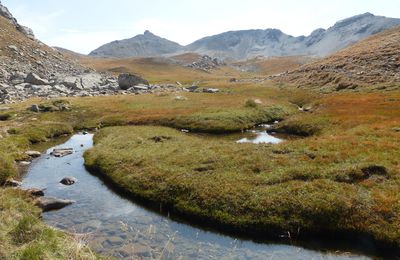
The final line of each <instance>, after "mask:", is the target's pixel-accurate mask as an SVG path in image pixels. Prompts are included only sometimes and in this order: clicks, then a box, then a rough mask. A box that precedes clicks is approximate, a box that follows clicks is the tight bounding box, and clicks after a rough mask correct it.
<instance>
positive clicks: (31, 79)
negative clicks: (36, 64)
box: [25, 73, 50, 86]
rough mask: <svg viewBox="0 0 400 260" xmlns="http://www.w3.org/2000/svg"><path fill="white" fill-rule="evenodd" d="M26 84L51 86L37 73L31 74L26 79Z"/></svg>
mask: <svg viewBox="0 0 400 260" xmlns="http://www.w3.org/2000/svg"><path fill="white" fill-rule="evenodd" d="M25 83H30V84H32V85H39V86H40V85H49V84H50V83H49V81H48V80H45V79H42V78H41V77H39V76H38V75H36V74H35V73H29V74H28V75H27V76H26V78H25Z"/></svg>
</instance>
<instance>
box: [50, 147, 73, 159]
mask: <svg viewBox="0 0 400 260" xmlns="http://www.w3.org/2000/svg"><path fill="white" fill-rule="evenodd" d="M73 153H74V149H73V148H55V149H53V151H52V152H51V153H50V154H51V155H53V156H54V157H64V156H67V155H70V154H73Z"/></svg>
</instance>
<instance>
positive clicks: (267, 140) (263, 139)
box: [236, 130, 284, 144]
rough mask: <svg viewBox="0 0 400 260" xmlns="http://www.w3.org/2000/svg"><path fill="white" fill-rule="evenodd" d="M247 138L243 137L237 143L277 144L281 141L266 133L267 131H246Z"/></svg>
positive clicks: (281, 140)
mask: <svg viewBox="0 0 400 260" xmlns="http://www.w3.org/2000/svg"><path fill="white" fill-rule="evenodd" d="M246 134H247V135H248V136H247V137H244V138H242V139H240V140H238V141H236V142H237V143H252V144H279V143H281V142H283V141H284V140H283V139H280V138H278V137H275V136H273V135H271V134H269V133H268V132H267V130H249V131H246Z"/></svg>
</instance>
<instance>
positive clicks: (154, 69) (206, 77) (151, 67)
mask: <svg viewBox="0 0 400 260" xmlns="http://www.w3.org/2000/svg"><path fill="white" fill-rule="evenodd" d="M178 58H180V59H186V60H189V59H192V58H194V57H193V56H192V55H190V56H189V55H188V56H181V57H178ZM80 62H81V64H83V65H85V66H88V67H91V68H94V69H96V70H97V71H100V72H108V73H112V74H114V75H118V74H120V73H134V74H137V75H140V76H142V77H144V78H146V79H148V80H149V81H150V82H151V83H174V82H176V81H179V82H181V83H182V84H192V83H193V82H194V81H196V82H204V81H221V80H222V81H223V82H228V81H229V79H230V78H232V77H240V76H246V75H245V74H247V73H239V72H238V71H237V70H236V69H234V68H231V67H228V66H222V67H219V68H217V69H215V70H213V71H212V73H210V72H205V71H201V70H198V69H193V68H189V67H186V66H183V65H180V64H177V61H175V60H171V59H169V58H162V57H154V58H126V59H103V58H92V57H87V56H86V57H82V58H81V59H80Z"/></svg>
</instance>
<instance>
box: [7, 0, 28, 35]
mask: <svg viewBox="0 0 400 260" xmlns="http://www.w3.org/2000/svg"><path fill="white" fill-rule="evenodd" d="M0 16H2V17H4V18H5V19H7V20H8V21H9V22H10V23H11V24H12V25H14V27H15V28H16V29H17V30H18V31H20V32H21V33H23V34H25V36H26V37H28V38H30V39H35V35H34V34H33V31H32V29H31V28H29V27H26V26H23V25H20V24H19V23H18V21H17V19H15V18H14V16H13V15H12V14H11V13H10V11H9V10H8V8H7V7H5V6H4V5H2V4H1V1H0Z"/></svg>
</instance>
